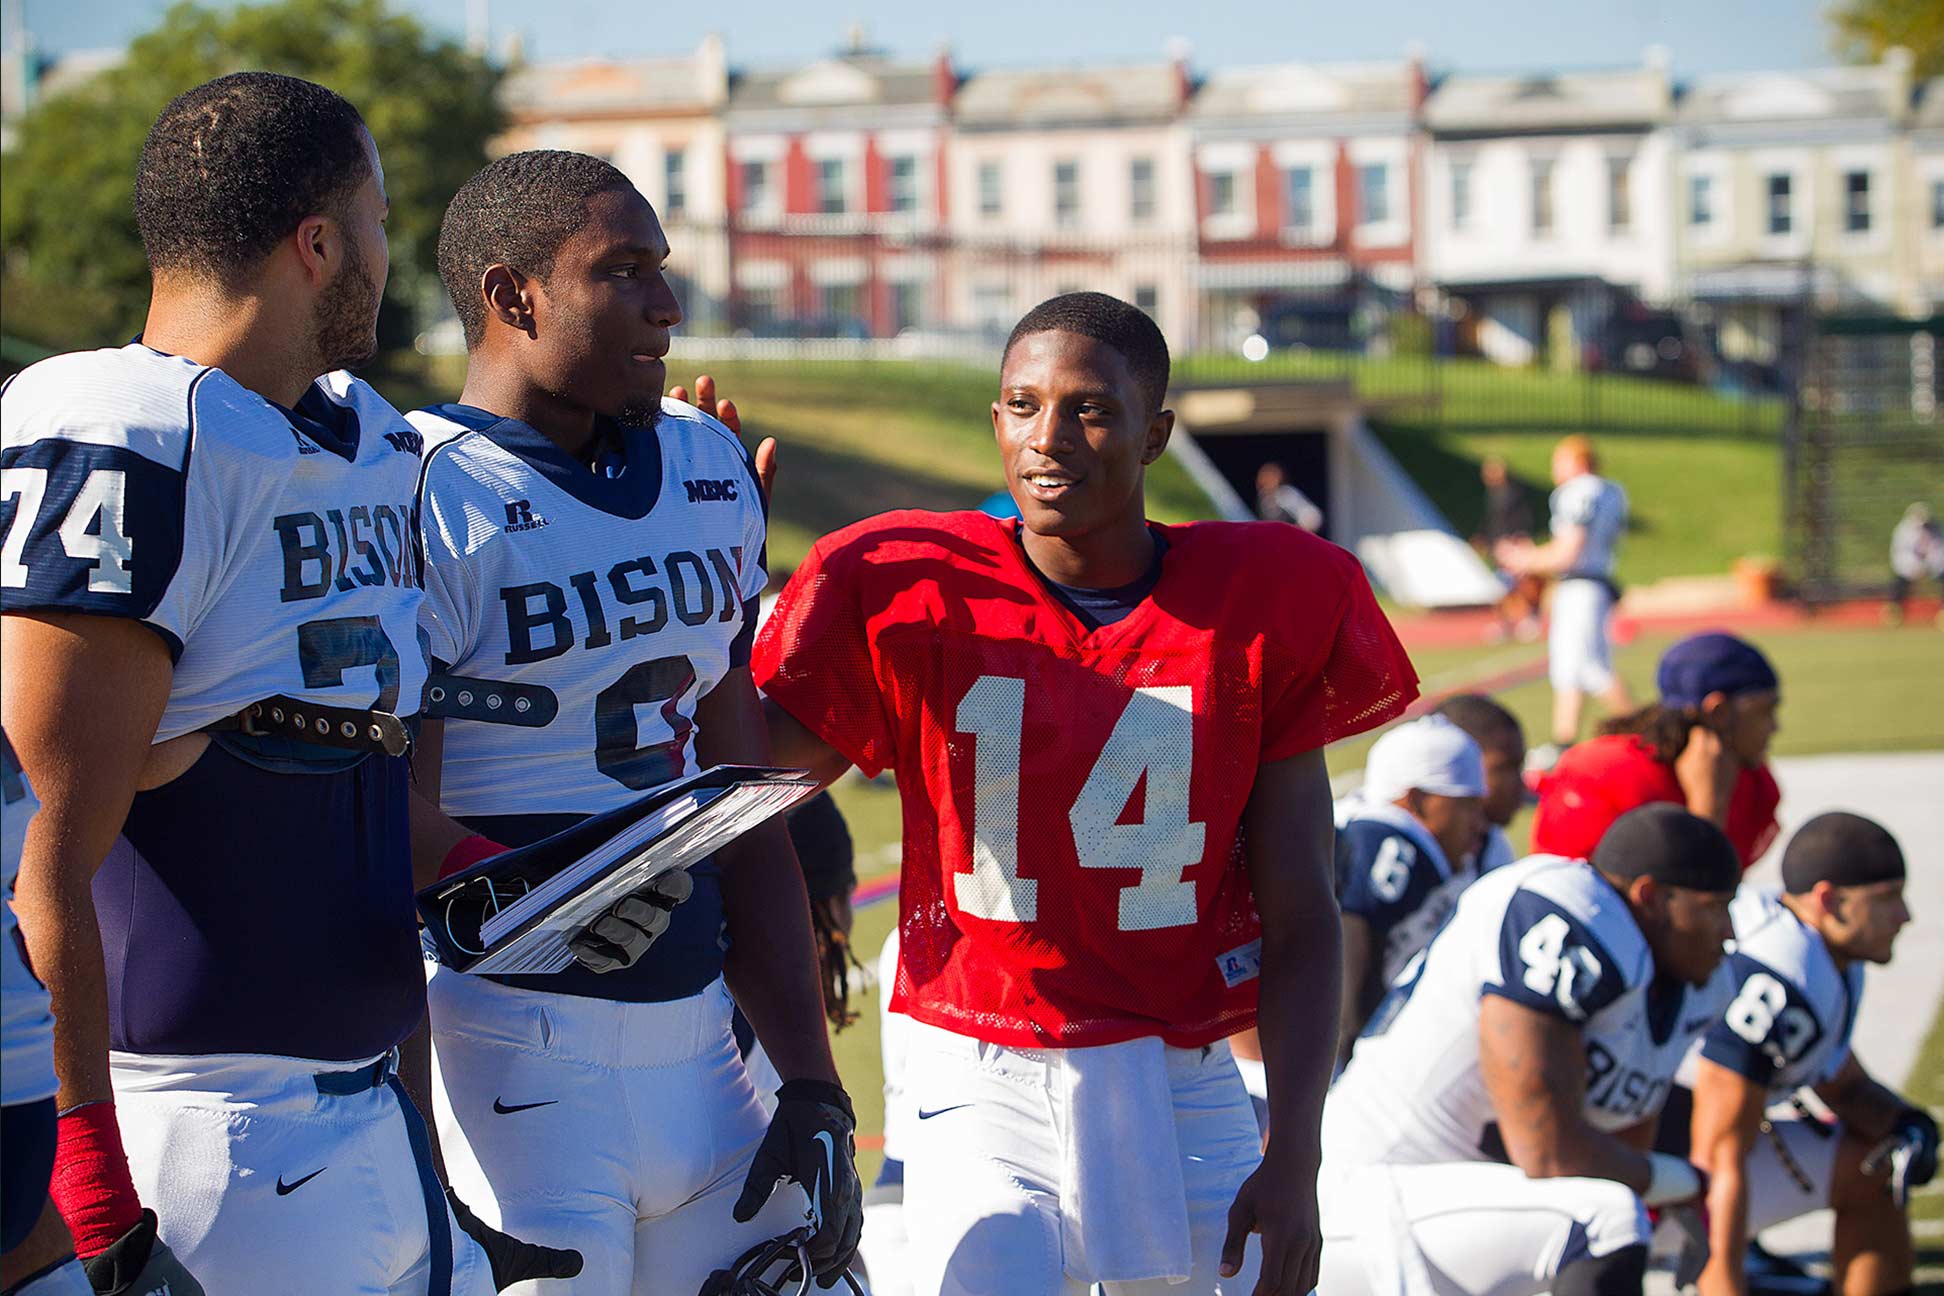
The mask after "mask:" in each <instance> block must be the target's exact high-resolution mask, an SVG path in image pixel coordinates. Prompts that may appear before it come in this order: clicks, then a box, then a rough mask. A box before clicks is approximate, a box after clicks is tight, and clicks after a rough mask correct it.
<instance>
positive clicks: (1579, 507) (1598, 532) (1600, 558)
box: [1552, 473, 1627, 577]
mask: <svg viewBox="0 0 1944 1296" xmlns="http://www.w3.org/2000/svg"><path fill="white" fill-rule="evenodd" d="M1569 526H1576V527H1579V528H1581V529H1582V530H1584V531H1585V532H1586V539H1585V542H1584V543H1583V544H1582V546H1581V548H1580V556H1579V560H1578V561H1577V562H1575V563H1574V564H1573V570H1572V571H1570V572H1568V573H1566V574H1567V575H1568V576H1593V577H1605V576H1611V575H1613V558H1614V552H1615V551H1616V550H1617V549H1619V547H1620V537H1621V536H1622V535H1623V534H1624V533H1625V532H1626V529H1627V492H1625V491H1624V490H1621V489H1620V487H1619V485H1618V483H1615V482H1610V481H1608V480H1607V479H1606V478H1604V477H1596V476H1594V475H1593V474H1592V473H1581V474H1580V475H1579V476H1577V477H1575V478H1573V479H1572V480H1571V481H1569V482H1567V483H1566V484H1565V485H1564V486H1561V487H1560V488H1559V489H1557V490H1555V491H1554V492H1553V493H1552V529H1553V531H1554V533H1555V534H1557V533H1558V531H1559V530H1560V529H1561V528H1562V527H1569Z"/></svg>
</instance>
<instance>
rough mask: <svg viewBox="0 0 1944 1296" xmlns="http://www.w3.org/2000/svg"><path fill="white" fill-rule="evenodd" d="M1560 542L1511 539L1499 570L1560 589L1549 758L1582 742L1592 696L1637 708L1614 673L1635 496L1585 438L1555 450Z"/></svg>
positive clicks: (1549, 668) (1549, 660)
mask: <svg viewBox="0 0 1944 1296" xmlns="http://www.w3.org/2000/svg"><path fill="white" fill-rule="evenodd" d="M1552 478H1553V484H1554V485H1555V486H1556V487H1557V488H1558V489H1556V490H1555V491H1553V493H1552V525H1551V528H1550V529H1551V531H1552V538H1551V539H1550V540H1548V541H1547V542H1546V543H1545V544H1543V545H1535V544H1533V543H1532V542H1531V541H1530V540H1525V539H1518V540H1503V541H1500V542H1499V548H1498V551H1497V553H1496V555H1495V556H1496V557H1497V558H1498V561H1499V565H1500V566H1501V567H1504V568H1505V569H1506V570H1507V571H1509V572H1513V573H1515V574H1519V575H1526V576H1550V577H1553V578H1555V579H1556V580H1557V581H1558V584H1557V585H1556V586H1555V587H1554V589H1553V596H1552V606H1551V609H1550V611H1549V616H1550V619H1551V625H1550V628H1549V629H1548V631H1547V635H1546V673H1547V675H1548V676H1549V677H1550V678H1551V680H1552V688H1553V713H1552V743H1551V745H1550V747H1549V748H1546V749H1544V750H1543V755H1544V757H1546V758H1547V759H1548V760H1556V759H1558V756H1559V753H1560V752H1561V751H1563V750H1564V749H1565V748H1567V747H1570V746H1572V745H1573V744H1574V743H1575V742H1577V741H1579V731H1580V717H1581V714H1582V713H1583V712H1584V711H1585V708H1586V695H1587V694H1589V693H1591V694H1592V695H1593V696H1595V697H1597V698H1599V699H1600V702H1601V704H1602V705H1604V706H1605V707H1606V709H1607V714H1609V715H1625V714H1626V713H1627V712H1629V711H1631V710H1633V701H1632V698H1631V696H1630V695H1629V694H1628V692H1627V685H1626V681H1624V680H1622V679H1621V678H1620V677H1619V676H1618V675H1616V674H1614V672H1613V625H1612V622H1613V606H1614V604H1615V603H1616V602H1617V601H1618V600H1619V597H1620V594H1619V586H1617V585H1615V584H1614V583H1613V561H1614V553H1615V551H1616V550H1617V549H1618V548H1619V546H1620V537H1621V536H1622V535H1624V534H1625V533H1626V530H1627V493H1626V492H1625V491H1624V490H1622V489H1620V486H1619V484H1618V483H1617V482H1612V481H1609V480H1607V479H1606V478H1604V477H1602V476H1600V475H1599V457H1598V455H1597V454H1596V453H1595V452H1594V449H1593V443H1592V442H1591V441H1590V440H1588V439H1587V438H1586V437H1583V436H1569V437H1563V438H1561V440H1560V442H1559V444H1558V445H1557V446H1555V447H1554V448H1553V456H1552Z"/></svg>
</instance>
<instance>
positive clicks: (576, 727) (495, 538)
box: [411, 400, 768, 817]
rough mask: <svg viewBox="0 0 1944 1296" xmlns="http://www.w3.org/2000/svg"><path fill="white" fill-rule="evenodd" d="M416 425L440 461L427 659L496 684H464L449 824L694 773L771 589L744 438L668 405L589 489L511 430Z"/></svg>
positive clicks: (427, 501)
mask: <svg viewBox="0 0 1944 1296" xmlns="http://www.w3.org/2000/svg"><path fill="white" fill-rule="evenodd" d="M411 420H412V423H413V425H414V426H415V427H417V428H418V429H419V430H420V431H421V432H422V433H423V434H424V436H425V437H426V439H427V441H428V443H430V445H431V447H432V448H431V449H430V450H428V451H427V454H426V458H425V468H424V474H423V479H422V481H421V483H420V516H421V519H422V523H423V543H424V554H425V564H426V608H425V628H426V632H427V636H428V638H429V641H430V651H431V654H432V657H433V659H434V660H435V661H437V662H439V663H442V664H443V666H444V668H445V669H447V670H449V671H450V672H451V673H452V674H453V675H454V676H459V677H464V678H466V679H469V680H475V681H481V682H483V683H484V684H486V685H488V686H487V687H480V686H475V685H462V686H459V687H460V688H463V689H464V691H465V692H466V693H470V694H473V695H474V697H473V700H472V701H471V702H469V703H468V702H467V700H466V699H464V698H460V699H457V700H458V701H460V702H461V703H465V704H466V705H469V706H470V710H468V711H465V712H464V713H463V714H462V715H460V716H453V717H449V718H448V719H447V721H446V725H445V759H444V775H443V782H442V784H441V794H440V795H441V801H442V803H443V805H444V808H445V809H446V811H447V812H448V813H450V814H453V815H458V816H462V817H463V816H475V815H509V814H560V813H580V814H593V813H597V812H599V811H602V810H608V809H612V808H614V807H616V806H619V805H624V804H626V803H627V802H629V801H631V800H633V799H634V798H635V797H636V796H638V795H639V794H640V793H641V792H642V791H644V790H646V789H649V788H653V787H657V786H659V785H660V784H663V783H666V782H668V781H669V780H670V779H674V778H678V777H680V776H681V775H683V774H685V773H689V772H692V771H693V770H694V769H695V768H696V764H695V755H694V742H693V740H692V735H693V732H694V728H695V725H694V715H695V704H696V702H697V700H698V699H699V698H701V697H702V696H703V695H704V694H706V693H708V692H709V691H710V690H711V689H713V688H714V687H715V686H716V685H717V684H718V683H719V682H721V680H722V679H723V677H724V676H725V675H727V674H728V673H729V671H730V670H731V669H733V668H734V667H737V666H741V665H745V664H747V662H748V655H749V640H750V638H751V636H752V635H753V634H754V619H755V606H754V603H755V599H756V598H757V596H758V595H759V594H760V593H761V592H762V588H763V585H764V584H765V583H766V581H767V580H768V576H767V574H766V573H765V572H764V570H763V546H764V540H765V534H766V523H765V519H764V505H763V498H762V492H761V489H760V488H759V486H758V485H757V483H756V480H755V476H754V468H753V466H752V465H751V464H750V462H749V458H748V454H747V452H746V451H745V450H744V449H743V445H742V442H741V441H740V440H738V439H737V437H736V435H735V433H733V432H731V431H730V430H729V429H728V428H726V427H724V426H723V425H722V424H720V423H718V422H717V421H716V420H714V419H712V418H710V417H709V416H708V415H706V414H704V413H702V412H701V411H700V410H698V409H696V408H694V407H693V406H691V405H687V404H685V403H683V402H681V401H676V400H668V401H664V402H663V406H662V416H661V418H660V420H659V421H658V422H657V424H656V425H655V426H654V427H653V428H647V427H638V428H628V429H624V430H623V436H624V443H623V450H624V453H623V454H622V456H621V457H620V459H619V461H618V462H617V463H614V464H610V465H605V468H606V471H604V472H595V471H589V469H588V468H587V467H586V466H584V465H582V464H580V463H578V462H576V461H574V460H573V459H572V458H570V457H569V456H568V455H566V454H565V453H564V452H563V451H561V450H560V449H559V448H558V447H556V446H555V445H554V444H553V443H552V442H550V441H548V440H547V439H546V437H545V436H543V435H542V434H541V433H539V432H538V431H536V430H535V429H533V428H531V427H529V426H527V425H526V424H524V423H521V422H519V421H517V420H514V419H502V418H498V417H496V416H494V415H492V414H489V413H486V412H485V411H482V410H476V409H471V408H470V407H466V406H454V405H446V406H435V407H433V408H431V409H426V410H419V411H417V412H415V413H414V414H412V415H411ZM492 684H505V685H513V686H515V687H510V688H506V689H504V690H497V689H495V688H493V687H490V685H492ZM494 700H498V701H499V703H500V705H499V706H498V707H497V708H492V707H491V706H490V704H491V703H492V702H493V701H494ZM471 717H477V718H471ZM509 768H517V769H518V770H519V771H520V775H519V777H517V778H509V777H508V776H507V770H508V769H509Z"/></svg>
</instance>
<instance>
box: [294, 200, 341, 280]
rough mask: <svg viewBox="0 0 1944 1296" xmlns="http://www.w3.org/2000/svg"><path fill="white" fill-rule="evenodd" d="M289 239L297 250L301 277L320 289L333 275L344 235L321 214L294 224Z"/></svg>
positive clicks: (335, 223) (331, 221)
mask: <svg viewBox="0 0 1944 1296" xmlns="http://www.w3.org/2000/svg"><path fill="white" fill-rule="evenodd" d="M291 237H292V239H293V240H294V242H295V245H296V248H297V260H298V262H299V264H301V265H302V266H303V267H304V277H305V278H306V279H308V280H310V282H311V283H312V285H313V286H322V285H323V284H324V283H326V282H328V281H329V280H330V278H331V276H332V275H334V274H336V273H337V263H338V261H339V260H340V258H341V257H342V255H343V253H342V251H341V249H342V248H343V246H344V234H343V231H342V230H340V229H339V228H338V225H337V222H336V221H334V220H332V219H331V218H330V217H329V216H325V215H322V214H319V215H315V216H306V217H304V219H302V220H301V221H298V222H297V232H296V233H295V234H294V235H292V236H291Z"/></svg>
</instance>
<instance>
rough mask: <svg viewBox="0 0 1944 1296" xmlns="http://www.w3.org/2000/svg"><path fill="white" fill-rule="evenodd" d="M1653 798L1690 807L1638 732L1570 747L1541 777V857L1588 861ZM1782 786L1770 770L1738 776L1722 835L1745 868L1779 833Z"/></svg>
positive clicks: (1535, 836)
mask: <svg viewBox="0 0 1944 1296" xmlns="http://www.w3.org/2000/svg"><path fill="white" fill-rule="evenodd" d="M1650 801H1671V802H1673V803H1674V804H1675V805H1686V804H1687V794H1686V793H1684V792H1683V791H1682V790H1681V781H1680V779H1679V778H1677V777H1675V774H1674V767H1673V766H1672V765H1669V764H1666V763H1665V762H1663V761H1661V760H1659V759H1657V758H1656V757H1655V756H1654V751H1653V749H1652V748H1651V747H1649V746H1647V745H1646V744H1645V743H1643V742H1641V741H1640V739H1638V738H1636V737H1634V736H1633V735H1632V734H1608V735H1606V736H1605V737H1602V738H1593V739H1590V740H1588V741H1587V742H1583V743H1578V744H1576V745H1574V746H1572V747H1569V748H1567V749H1566V753H1565V754H1564V755H1563V756H1561V757H1560V758H1559V763H1558V764H1557V765H1555V766H1553V768H1552V769H1551V770H1549V771H1547V773H1546V775H1545V777H1543V778H1542V779H1540V780H1539V808H1538V809H1537V810H1536V811H1534V813H1533V817H1532V850H1533V853H1534V854H1535V855H1567V856H1571V857H1573V858H1575V859H1585V858H1587V857H1588V856H1590V855H1591V854H1592V853H1593V848H1594V847H1595V846H1597V845H1598V844H1599V842H1600V838H1601V837H1603V836H1605V835H1606V830H1607V826H1608V825H1609V824H1611V823H1612V822H1613V821H1614V820H1615V819H1618V818H1619V817H1620V816H1621V815H1623V814H1625V813H1627V811H1629V810H1633V809H1636V808H1637V807H1640V806H1644V805H1646V804H1647V803H1648V802H1650ZM1781 804H1782V789H1781V788H1779V787H1777V786H1776V783H1775V775H1773V774H1771V773H1770V772H1769V768H1768V766H1766V765H1757V766H1755V767H1754V768H1752V769H1750V768H1745V769H1743V770H1742V771H1741V773H1740V774H1738V775H1736V776H1735V790H1734V792H1733V793H1732V794H1731V795H1730V796H1729V798H1728V822H1727V823H1726V824H1725V825H1724V830H1725V831H1726V832H1727V834H1728V840H1729V841H1731V842H1733V843H1734V844H1735V852H1736V853H1737V854H1739V855H1740V856H1741V862H1742V867H1743V868H1744V869H1745V868H1747V867H1748V866H1749V865H1751V864H1753V863H1754V862H1755V861H1756V860H1758V859H1760V858H1761V857H1762V852H1763V851H1766V850H1767V849H1768V848H1769V845H1770V844H1771V843H1772V842H1774V841H1775V836H1776V833H1777V832H1779V831H1780V827H1779V825H1778V824H1777V823H1776V821H1775V811H1776V808H1777V807H1778V806H1780V805H1781Z"/></svg>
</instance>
